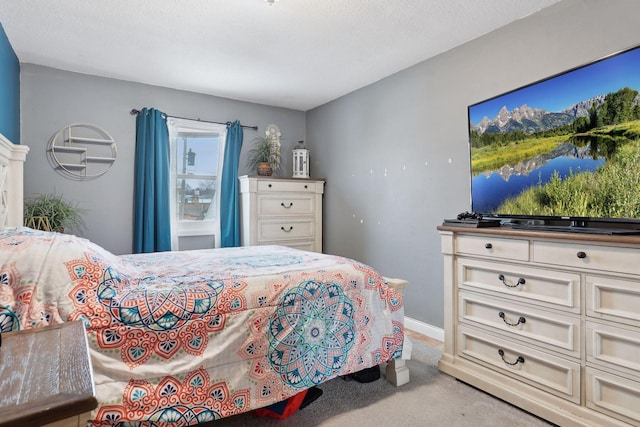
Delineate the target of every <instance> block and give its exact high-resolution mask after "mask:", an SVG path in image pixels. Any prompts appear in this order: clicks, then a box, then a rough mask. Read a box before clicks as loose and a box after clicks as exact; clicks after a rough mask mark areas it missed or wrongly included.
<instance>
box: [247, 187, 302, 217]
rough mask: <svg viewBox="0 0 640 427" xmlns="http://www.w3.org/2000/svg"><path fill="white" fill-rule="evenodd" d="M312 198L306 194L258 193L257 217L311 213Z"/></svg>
mask: <svg viewBox="0 0 640 427" xmlns="http://www.w3.org/2000/svg"><path fill="white" fill-rule="evenodd" d="M314 212H315V207H314V198H313V196H312V195H310V194H309V195H307V194H298V193H292V194H268V195H258V212H257V214H258V217H265V216H287V215H313V213H314Z"/></svg>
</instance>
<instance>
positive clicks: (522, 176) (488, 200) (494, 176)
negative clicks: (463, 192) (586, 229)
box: [471, 156, 606, 214]
mask: <svg viewBox="0 0 640 427" xmlns="http://www.w3.org/2000/svg"><path fill="white" fill-rule="evenodd" d="M605 162H606V159H605V158H599V159H597V160H594V159H592V158H575V157H564V156H563V157H557V158H554V159H552V160H550V161H548V162H547V163H545V164H544V165H542V166H540V167H537V168H535V169H533V170H531V171H528V170H526V168H519V167H518V166H517V165H516V166H513V167H506V168H502V169H500V170H498V171H492V172H482V173H479V174H477V175H475V176H474V177H473V179H472V181H471V192H472V196H471V198H472V201H473V206H472V209H473V212H481V213H491V212H494V211H495V210H496V209H497V208H498V207H499V206H500V205H501V204H502V203H504V201H505V200H507V199H509V198H512V197H515V196H517V195H519V194H520V193H521V192H522V191H524V190H527V189H528V188H530V187H533V186H537V185H539V184H546V183H547V182H549V180H550V179H551V177H552V176H553V173H554V171H558V174H559V175H560V177H561V178H562V179H565V178H566V177H567V176H569V174H570V172H571V171H573V173H574V174H575V173H580V172H589V171H595V170H596V169H598V168H599V167H600V166H602V165H604V164H605ZM523 169H525V170H526V173H522V172H518V171H520V170H523ZM513 213H514V214H517V212H513Z"/></svg>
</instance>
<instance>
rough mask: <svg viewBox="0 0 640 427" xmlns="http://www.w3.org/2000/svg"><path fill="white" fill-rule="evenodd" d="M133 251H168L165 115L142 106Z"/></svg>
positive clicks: (169, 248) (169, 239)
mask: <svg viewBox="0 0 640 427" xmlns="http://www.w3.org/2000/svg"><path fill="white" fill-rule="evenodd" d="M134 197H135V200H134V225H133V227H134V230H133V231H134V237H133V251H134V253H143V252H160V251H170V250H171V231H170V230H171V229H170V226H171V224H170V210H169V209H170V206H169V130H168V128H167V116H166V115H165V114H164V113H162V112H161V111H158V110H156V109H153V108H151V109H146V108H143V109H142V111H140V112H139V113H138V117H137V118H136V157H135V189H134Z"/></svg>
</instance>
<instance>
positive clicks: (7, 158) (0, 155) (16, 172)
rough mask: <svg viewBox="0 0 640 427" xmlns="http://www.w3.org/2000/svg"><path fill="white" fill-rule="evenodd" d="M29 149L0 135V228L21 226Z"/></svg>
mask: <svg viewBox="0 0 640 427" xmlns="http://www.w3.org/2000/svg"><path fill="white" fill-rule="evenodd" d="M28 152H29V147H27V146H25V145H16V144H13V143H12V142H11V141H9V140H8V139H7V138H5V137H4V136H3V135H2V134H0V226H10V227H17V226H21V225H22V222H23V219H22V213H23V206H24V187H23V178H24V177H23V170H24V161H25V160H26V158H27V153H28Z"/></svg>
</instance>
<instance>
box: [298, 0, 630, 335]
mask: <svg viewBox="0 0 640 427" xmlns="http://www.w3.org/2000/svg"><path fill="white" fill-rule="evenodd" d="M638 16H640V1H637V0H608V1H602V0H585V1H581V0H565V1H562V2H560V3H559V4H556V5H555V6H552V7H550V8H548V9H545V10H543V11H541V12H539V13H536V14H534V15H531V16H529V17H527V18H525V19H522V20H520V21H517V22H515V23H513V24H511V25H508V26H506V27H503V28H501V29H499V30H497V31H494V32H492V33H489V34H487V35H485V36H483V37H481V38H479V39H476V40H474V41H472V42H470V43H467V44H464V45H462V46H459V47H457V48H455V49H453V50H451V51H449V52H446V53H444V54H442V55H439V56H437V57H435V58H433V59H430V60H427V61H425V62H423V63H420V64H418V65H416V66H414V67H411V68H409V69H407V70H405V71H403V72H400V73H397V74H395V75H393V76H391V77H389V78H386V79H384V80H381V81H379V82H377V83H375V84H372V85H370V86H368V87H366V88H363V89H361V90H358V91H356V92H353V93H351V94H349V95H347V96H344V97H342V98H340V99H337V100H335V101H333V102H330V103H328V104H326V105H323V106H321V107H319V108H316V109H314V110H312V111H309V112H308V113H307V142H308V145H309V147H310V148H311V158H312V174H313V175H315V176H322V177H327V184H326V195H325V211H324V214H325V216H324V220H325V224H326V226H325V235H324V239H325V240H324V248H325V251H326V252H329V253H334V254H340V255H345V256H348V257H352V258H356V259H358V260H360V261H362V262H365V263H367V264H370V265H371V266H374V267H375V268H376V269H378V270H379V271H380V272H381V273H382V274H384V275H387V276H395V277H401V278H405V279H407V280H409V282H410V285H409V287H408V288H407V291H406V298H405V308H406V310H405V313H406V315H407V316H409V317H411V318H413V319H416V320H419V321H422V322H425V323H427V324H429V325H433V326H437V327H442V326H443V292H442V288H443V284H442V282H443V273H442V256H441V254H440V240H439V235H438V233H437V230H436V227H437V226H438V225H439V224H441V223H442V220H443V219H444V218H452V217H455V215H457V214H458V213H460V212H462V211H465V210H470V200H469V199H470V172H469V158H468V139H467V132H468V129H467V106H468V105H471V104H474V103H477V102H479V101H482V100H485V99H487V98H490V97H492V96H495V95H498V94H501V93H503V92H507V91H510V90H512V89H516V88H518V87H520V86H523V85H526V84H529V83H532V82H535V81H538V80H540V79H543V78H546V77H549V76H552V75H554V74H557V73H560V72H563V71H566V70H568V69H571V68H573V67H576V66H579V65H583V64H586V63H588V62H591V61H593V60H596V59H600V58H602V57H603V56H606V55H609V54H611V53H614V52H617V51H619V50H623V49H626V48H629V47H632V46H635V45H638V44H640V25H638Z"/></svg>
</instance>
